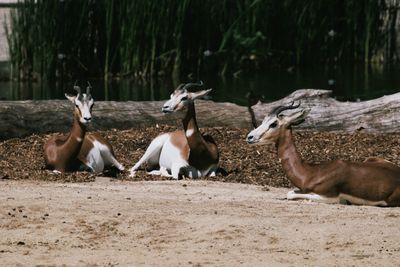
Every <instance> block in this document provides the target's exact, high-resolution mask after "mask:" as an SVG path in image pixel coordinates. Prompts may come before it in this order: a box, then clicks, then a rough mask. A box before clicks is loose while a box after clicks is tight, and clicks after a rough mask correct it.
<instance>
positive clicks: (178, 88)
mask: <svg viewBox="0 0 400 267" xmlns="http://www.w3.org/2000/svg"><path fill="white" fill-rule="evenodd" d="M184 86H185V84H184V83H181V84H180V85H178V87H176V89H175V91H180V90H183V87H184Z"/></svg>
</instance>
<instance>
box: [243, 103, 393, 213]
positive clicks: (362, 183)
mask: <svg viewBox="0 0 400 267" xmlns="http://www.w3.org/2000/svg"><path fill="white" fill-rule="evenodd" d="M299 105H300V104H299ZM299 105H297V106H293V103H292V104H291V105H290V106H280V107H277V108H276V109H274V110H273V111H272V112H271V113H270V114H269V115H268V116H267V117H265V119H264V121H263V122H262V124H261V125H260V126H259V127H258V128H256V129H254V130H253V131H251V132H250V133H249V134H248V136H247V142H248V143H249V144H264V143H273V144H275V145H276V147H277V150H278V156H279V159H280V160H281V162H282V166H283V169H284V170H285V172H286V175H287V176H288V177H289V179H290V181H291V182H292V183H293V184H294V185H295V186H296V187H298V188H299V190H297V191H290V192H289V193H288V194H287V198H288V199H309V200H312V201H318V202H324V203H339V202H341V200H342V201H347V202H350V203H351V204H356V205H372V206H400V167H398V166H396V165H394V164H393V163H391V162H389V161H386V160H384V159H381V158H369V159H367V160H366V161H364V162H349V161H343V160H335V161H328V162H323V163H321V164H312V163H306V162H304V161H303V160H302V159H301V158H300V155H299V153H298V152H297V150H296V147H295V144H294V143H293V137H292V129H291V127H292V126H293V125H298V124H300V123H302V122H303V121H304V118H305V117H306V114H307V113H308V112H307V111H305V110H302V111H298V112H294V113H292V114H290V115H287V116H285V115H283V114H281V112H282V111H284V110H288V109H295V108H298V107H299Z"/></svg>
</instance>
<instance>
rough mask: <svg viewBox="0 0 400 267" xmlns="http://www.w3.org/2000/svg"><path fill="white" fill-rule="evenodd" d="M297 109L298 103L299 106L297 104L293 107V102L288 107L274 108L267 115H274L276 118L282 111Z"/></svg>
mask: <svg viewBox="0 0 400 267" xmlns="http://www.w3.org/2000/svg"><path fill="white" fill-rule="evenodd" d="M298 107H300V101H299V104H297V105H295V106H294V101H292V103H290V105H289V106H278V107H276V108H274V109H273V110H272V111H271V112H270V113H269V114H270V115H273V114H275V115H277V116H278V115H279V113H281V112H282V111H284V110H287V109H296V108H298Z"/></svg>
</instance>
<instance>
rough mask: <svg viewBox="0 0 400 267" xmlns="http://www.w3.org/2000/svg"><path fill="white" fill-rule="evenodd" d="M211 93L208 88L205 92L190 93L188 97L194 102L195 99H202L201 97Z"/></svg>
mask: <svg viewBox="0 0 400 267" xmlns="http://www.w3.org/2000/svg"><path fill="white" fill-rule="evenodd" d="M211 91H212V89H211V88H210V89H206V90H202V91H198V92H192V93H189V95H190V98H191V99H192V100H195V99H198V98H202V97H204V96H206V95H208V93H210V92H211Z"/></svg>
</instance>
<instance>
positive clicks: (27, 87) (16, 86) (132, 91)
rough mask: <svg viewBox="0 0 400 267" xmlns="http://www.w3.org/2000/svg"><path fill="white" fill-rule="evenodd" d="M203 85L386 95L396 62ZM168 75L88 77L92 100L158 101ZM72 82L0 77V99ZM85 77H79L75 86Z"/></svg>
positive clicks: (396, 80) (218, 95)
mask: <svg viewBox="0 0 400 267" xmlns="http://www.w3.org/2000/svg"><path fill="white" fill-rule="evenodd" d="M201 79H202V80H203V82H204V84H205V86H206V87H207V88H210V87H211V88H213V89H214V90H213V92H212V98H213V100H215V101H226V102H233V103H237V104H240V105H245V104H246V94H247V92H249V91H253V92H254V93H255V94H258V95H262V96H263V98H264V99H265V100H276V99H279V98H282V97H284V96H286V95H288V94H290V93H291V92H293V91H295V90H296V89H301V88H313V89H331V90H333V95H334V96H335V97H336V98H337V99H340V100H357V99H361V100H365V99H371V98H376V97H380V96H382V95H385V94H392V93H396V92H399V91H400V66H396V67H391V68H385V67H383V66H378V67H373V68H368V69H365V68H363V67H354V68H346V67H341V68H333V67H332V68H330V69H327V68H324V67H323V66H321V68H312V69H308V70H301V71H300V70H295V69H294V70H291V69H289V70H270V71H264V72H259V73H256V74H240V73H238V74H236V75H235V76H229V77H225V78H224V77H221V76H218V75H214V76H210V75H208V76H202V77H201ZM189 81H193V80H190V79H187V80H181V81H173V80H170V79H154V80H151V81H140V80H139V81H138V80H112V81H108V82H105V81H104V80H96V79H90V82H91V84H92V87H93V89H92V95H93V96H94V98H95V100H116V101H126V100H137V101H139V100H162V99H167V98H168V97H169V94H170V93H171V92H172V91H173V89H174V88H175V87H176V86H177V85H178V84H179V83H180V82H189ZM73 82H74V81H69V82H67V83H61V82H59V83H57V84H54V85H48V84H46V83H40V82H35V83H16V82H0V99H1V100H27V99H34V100H40V99H64V93H65V92H68V93H73V90H72V85H73ZM85 82H86V81H80V85H81V87H84V86H85Z"/></svg>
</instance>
